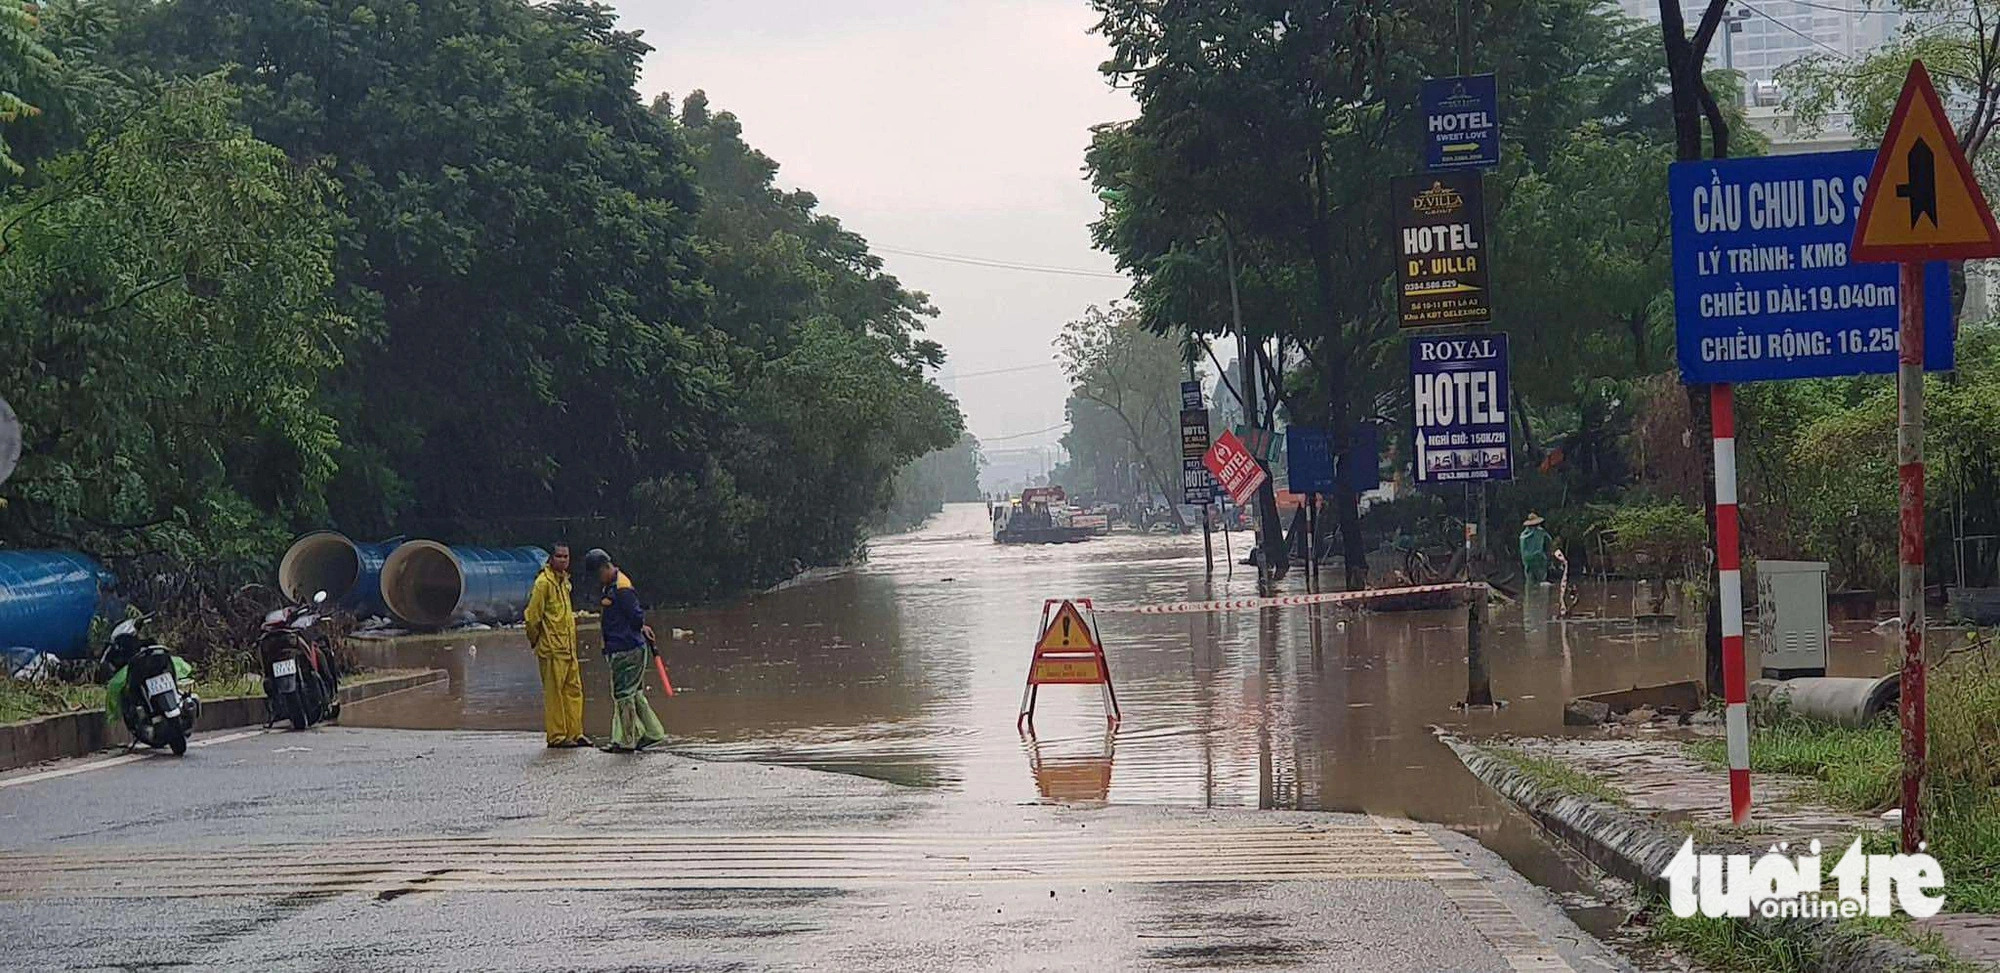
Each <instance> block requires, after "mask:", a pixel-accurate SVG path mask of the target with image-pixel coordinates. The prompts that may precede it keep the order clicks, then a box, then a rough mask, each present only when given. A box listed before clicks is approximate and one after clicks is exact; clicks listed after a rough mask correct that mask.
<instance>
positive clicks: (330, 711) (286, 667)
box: [257, 591, 340, 730]
mask: <svg viewBox="0 0 2000 973" xmlns="http://www.w3.org/2000/svg"><path fill="white" fill-rule="evenodd" d="M324 604H326V592H324V591H321V592H319V593H317V594H314V595H313V597H312V602H311V603H310V604H304V605H288V606H286V607H284V608H279V609H276V610H274V611H272V612H271V613H270V614H268V615H265V616H264V625H263V628H262V630H261V631H260V632H259V633H258V635H257V658H258V660H259V661H260V662H261V663H262V665H263V668H264V703H265V705H266V707H267V708H268V709H269V712H270V719H269V720H268V721H267V722H266V724H265V725H266V726H268V725H270V724H271V723H276V722H278V721H279V720H289V721H291V724H292V729H294V730H303V729H305V728H306V727H308V726H312V725H313V724H315V723H320V722H324V721H326V720H332V719H339V718H340V664H339V661H338V660H337V659H335V658H334V652H333V644H332V641H331V640H330V639H329V638H328V637H327V634H326V633H325V632H324V631H321V630H320V629H319V627H318V626H319V622H320V618H321V615H320V607H321V606H322V605H324Z"/></svg>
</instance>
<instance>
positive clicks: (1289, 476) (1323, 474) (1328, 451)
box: [1285, 426, 1334, 494]
mask: <svg viewBox="0 0 2000 973" xmlns="http://www.w3.org/2000/svg"><path fill="white" fill-rule="evenodd" d="M1327 438H1328V437H1327V434H1326V430H1324V429H1307V428H1305V427H1304V426H1288V427H1286V429H1285V489H1287V490H1290V491H1291V492H1293V493H1322V494H1327V493H1332V492H1333V483H1334V481H1333V449H1332V446H1331V445H1329V444H1328V442H1327Z"/></svg>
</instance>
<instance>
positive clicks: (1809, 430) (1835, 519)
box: [1738, 326, 2000, 591]
mask: <svg viewBox="0 0 2000 973" xmlns="http://www.w3.org/2000/svg"><path fill="white" fill-rule="evenodd" d="M1958 366H1959V367H1958V370H1957V371H1956V372H1954V373H1952V374H1950V375H1948V376H1947V375H1932V376H1929V377H1928V378H1927V379H1926V380H1925V384H1924V399H1925V402H1924V410H1925V432H1924V451H1925V462H1926V464H1927V467H1928V489H1927V490H1926V493H1925V499H1926V504H1927V508H1928V509H1927V511H1926V520H1927V522H1928V525H1929V530H1930V532H1931V536H1932V537H1937V538H1949V537H1952V536H1954V535H1955V534H1956V533H1959V532H1962V533H1964V534H1966V535H1980V534H1992V533H1996V532H2000V447H1996V445H1995V443H1994V441H1993V436H1992V423H1993V416H1995V415H2000V329H1996V328H1993V327H1991V326H1978V327H1969V328H1964V329H1961V331H1960V334H1959V345H1958ZM1740 402H1741V410H1740V411H1741V412H1742V422H1741V426H1742V435H1740V436H1739V437H1738V442H1739V443H1741V444H1743V448H1744V454H1743V458H1744V462H1743V476H1744V492H1745V506H1744V509H1745V511H1746V513H1747V514H1748V516H1749V517H1750V518H1751V522H1752V524H1753V526H1754V528H1755V532H1754V534H1753V535H1752V536H1753V543H1754V544H1755V549H1756V550H1757V551H1758V553H1759V554H1761V555H1762V556H1766V557H1785V556H1803V557H1809V558H1813V559H1816V560H1825V561H1827V562H1829V563H1830V564H1831V565H1832V568H1833V579H1832V580H1833V583H1834V584H1835V585H1836V586H1837V587H1851V588H1868V589H1873V590H1877V591H1887V590H1891V589H1893V588H1894V587H1895V577H1896V564H1897V545H1898V538H1897V532H1898V531H1897V516H1898V515H1897V500H1896V490H1897V485H1896V484H1897V478H1896V460H1895V449H1896V391H1895V387H1894V385H1893V384H1892V382H1891V380H1890V379H1889V378H1888V377H1886V376H1868V377H1864V378H1853V379H1826V380H1820V381H1811V382H1785V383H1769V384H1768V385H1761V386H1753V387H1749V388H1748V389H1747V390H1746V394H1744V395H1743V397H1742V398H1741V400H1740ZM1959 518H1963V519H1962V521H1960V520H1959ZM1967 553H1968V555H1969V556H1970V555H1976V554H1977V551H1976V550H1975V549H1968V552H1967ZM1929 554H1930V559H1929V562H1928V564H1927V567H1928V569H1929V570H1931V571H1933V572H1935V576H1936V577H1940V578H1953V579H1955V578H1956V574H1957V567H1958V565H1957V561H1956V559H1955V556H1954V552H1953V550H1952V547H1951V545H1950V544H1949V543H1935V544H1932V545H1930V551H1929ZM1995 569H1996V565H1995V564H1994V563H1992V562H1991V561H1990V560H1989V561H1980V560H1978V559H1977V557H1976V556H1974V557H1970V558H1969V560H1968V562H1967V564H1966V570H1967V583H1968V584H1971V585H1973V586H1983V585H1989V584H1993V583H1995V580H1996V578H1995V573H1994V572H1995Z"/></svg>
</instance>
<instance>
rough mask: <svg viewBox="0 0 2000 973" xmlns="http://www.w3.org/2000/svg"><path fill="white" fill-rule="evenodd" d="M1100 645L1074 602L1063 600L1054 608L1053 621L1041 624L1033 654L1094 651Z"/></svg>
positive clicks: (1099, 647)
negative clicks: (1059, 605)
mask: <svg viewBox="0 0 2000 973" xmlns="http://www.w3.org/2000/svg"><path fill="white" fill-rule="evenodd" d="M1101 648H1102V646H1100V645H1098V644H1097V635H1096V633H1094V632H1092V631H1091V630H1090V625H1089V623H1087V622H1085V621H1084V620H1083V613H1082V612H1079V611H1077V610H1076V604H1075V603H1074V602H1068V601H1065V602H1063V603H1062V607H1061V608H1059V609H1057V610H1056V617H1055V619H1054V620H1053V621H1050V622H1046V623H1044V624H1043V625H1042V637H1041V638H1040V639H1039V640H1037V641H1036V642H1035V654H1036V655H1040V654H1042V653H1044V652H1095V651H1098V650H1099V649H1101Z"/></svg>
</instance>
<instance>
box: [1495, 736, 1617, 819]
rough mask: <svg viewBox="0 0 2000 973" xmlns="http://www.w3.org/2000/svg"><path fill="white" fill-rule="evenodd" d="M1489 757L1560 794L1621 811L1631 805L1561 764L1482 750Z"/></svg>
mask: <svg viewBox="0 0 2000 973" xmlns="http://www.w3.org/2000/svg"><path fill="white" fill-rule="evenodd" d="M1481 749H1482V750H1484V751H1485V752H1486V753H1487V754H1488V755H1489V756H1492V757H1493V758H1495V759H1497V760H1500V761H1502V762H1504V763H1506V764H1507V766H1509V767H1512V768H1514V769H1515V770H1518V771H1520V772H1521V773H1523V774H1526V775H1527V776H1528V779H1529V780H1532V781H1534V782H1535V783H1537V784H1540V785H1541V786H1543V787H1546V788H1549V789H1550V790H1553V791H1556V792H1557V793H1560V794H1574V795H1577V796H1579V797H1592V798H1596V799H1597V800H1600V801H1605V802H1607V803H1610V804H1616V805H1618V806H1620V807H1626V806H1628V805H1629V804H1630V803H1631V802H1630V801H1628V800H1626V798H1625V795H1623V794H1620V793H1619V792H1618V790H1617V788H1614V787H1612V786H1611V785H1610V784H1607V783H1605V782H1604V781H1601V780H1599V779H1597V778H1595V777H1592V776H1590V775H1589V774H1586V773H1584V772H1583V771H1580V770H1578V769H1576V768H1575V767H1572V766H1570V765H1568V764H1566V763H1563V762H1562V761H1560V760H1553V759H1550V758H1548V757H1537V756H1535V755H1534V754H1530V753H1526V752H1524V751H1521V750H1519V749H1516V748H1514V747H1482V748H1481Z"/></svg>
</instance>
